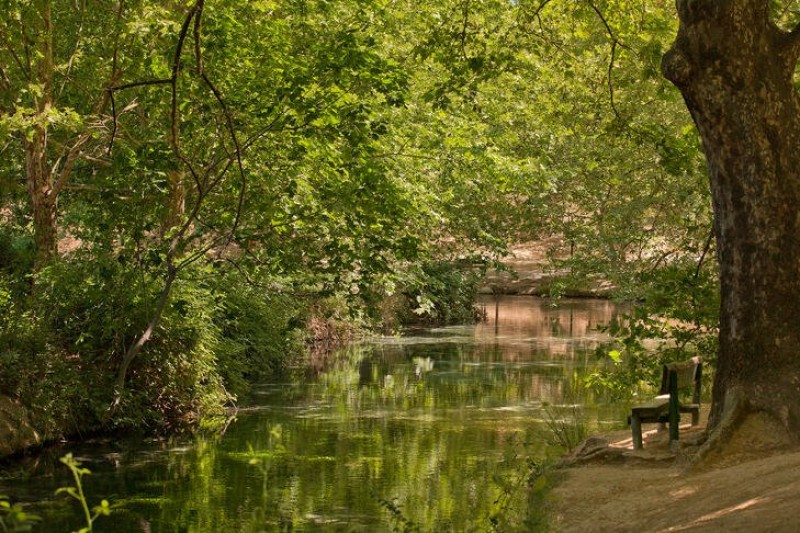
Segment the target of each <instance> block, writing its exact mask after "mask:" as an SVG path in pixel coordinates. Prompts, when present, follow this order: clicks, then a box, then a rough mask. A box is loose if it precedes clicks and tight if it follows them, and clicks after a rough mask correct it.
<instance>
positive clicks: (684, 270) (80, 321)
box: [0, 0, 716, 432]
mask: <svg viewBox="0 0 800 533" xmlns="http://www.w3.org/2000/svg"><path fill="white" fill-rule="evenodd" d="M2 8H3V10H4V13H5V15H4V17H3V19H2V21H0V35H2V39H3V42H2V44H3V46H2V47H0V135H2V142H1V143H0V154H2V163H0V220H1V221H2V223H3V227H2V229H0V322H2V324H3V326H2V331H0V363H1V364H2V368H3V371H2V372H1V373H0V394H5V395H8V396H11V397H13V398H17V399H19V400H21V401H22V402H23V403H25V404H26V405H28V406H30V407H32V408H33V411H34V413H37V416H40V417H41V418H42V419H41V420H39V421H38V423H39V425H40V426H41V427H42V428H43V430H45V431H46V432H50V431H52V432H58V431H60V428H64V427H65V426H66V427H71V426H72V425H74V424H78V425H88V426H90V427H99V426H109V425H110V426H111V427H116V428H141V427H147V428H150V429H151V430H160V429H176V428H181V427H185V426H187V425H189V426H196V425H197V424H199V423H201V422H203V421H207V420H209V419H213V418H214V417H215V416H216V415H220V414H222V412H223V406H224V405H225V403H226V402H230V401H233V399H234V397H235V396H237V395H239V394H240V393H241V392H243V391H244V390H245V389H246V384H247V382H248V381H249V380H251V379H254V378H258V377H260V376H263V375H264V374H265V373H267V372H270V371H273V370H275V369H278V368H280V367H281V365H282V364H284V363H285V362H286V361H287V359H289V358H291V357H293V356H294V355H296V354H298V353H300V352H301V351H302V346H303V340H304V334H303V332H304V330H305V329H306V328H307V327H308V325H309V324H311V323H312V322H314V321H315V320H317V322H316V323H318V321H319V320H322V321H325V320H329V319H330V321H331V323H333V322H336V321H339V322H341V321H342V320H344V321H351V322H354V323H358V324H361V325H365V326H369V327H373V326H380V325H386V324H388V325H390V326H393V325H394V324H395V323H396V320H397V319H398V317H400V318H401V319H405V320H414V321H417V320H436V321H444V322H457V321H464V320H472V319H474V318H475V317H476V315H475V310H474V308H473V305H472V302H473V300H474V296H475V294H476V291H477V287H478V283H479V277H480V274H481V272H482V271H483V269H484V268H486V266H487V265H490V264H493V261H496V260H498V259H499V258H501V257H502V256H503V254H505V253H506V251H507V249H508V245H509V244H511V243H514V242H524V241H529V240H538V239H542V238H545V237H548V238H555V240H554V241H553V242H558V243H560V245H559V246H556V247H555V248H554V249H553V250H552V255H553V259H554V262H555V264H556V265H557V266H558V267H559V268H560V269H561V271H562V272H563V274H564V276H565V282H564V284H563V286H569V285H579V284H582V283H585V281H586V280H587V279H590V278H593V277H597V276H601V277H603V278H604V279H608V280H610V281H611V282H613V284H614V286H615V287H616V288H617V292H618V294H619V295H620V296H622V297H626V298H634V299H640V300H642V301H643V302H644V304H643V305H641V306H639V307H637V315H636V318H635V320H634V321H633V322H631V323H629V324H625V325H624V327H623V326H620V328H621V329H618V330H617V331H616V332H617V333H619V334H620V335H621V338H623V344H624V350H620V351H619V354H621V355H620V357H621V359H622V360H623V361H624V362H625V364H626V365H627V366H626V368H628V369H629V370H631V373H630V374H629V376H630V380H629V381H628V382H625V383H626V384H627V385H631V384H634V383H637V382H638V381H639V380H640V379H644V378H646V377H647V368H650V367H652V365H653V362H652V358H651V357H650V356H649V355H647V354H649V352H646V351H645V350H644V348H643V344H642V339H644V338H646V337H649V336H654V337H658V338H660V339H664V338H667V339H668V340H667V341H666V344H664V348H665V350H664V351H663V354H664V356H665V357H670V358H677V357H682V356H683V355H684V354H685V353H687V352H690V351H691V352H694V351H696V350H701V351H704V353H711V348H710V344H709V341H708V340H707V338H706V337H707V336H708V335H709V334H710V333H713V328H714V327H715V322H716V317H715V313H716V308H715V307H714V302H715V301H716V296H715V292H716V275H715V272H714V270H713V261H710V260H709V259H708V258H709V257H710V255H713V249H710V247H709V245H710V244H711V243H709V242H707V236H708V233H709V226H710V222H709V219H710V206H709V201H708V195H707V191H706V185H705V178H704V171H703V165H702V157H701V153H700V149H699V145H698V139H697V135H696V134H695V132H694V130H693V128H692V127H691V126H690V118H689V117H688V115H687V114H686V113H685V111H683V107H682V102H681V100H680V97H679V94H678V93H677V92H676V91H675V90H673V89H671V88H670V87H669V86H668V85H667V83H666V82H665V81H663V80H662V79H661V77H660V74H659V71H658V61H659V58H660V55H661V53H662V50H663V49H664V47H665V44H664V43H666V42H667V41H668V40H669V39H670V38H671V33H672V32H673V31H674V14H673V12H672V7H671V3H670V2H667V1H665V0H649V1H648V2H641V3H635V4H632V3H629V2H618V1H616V0H604V1H602V2H601V1H597V2H589V1H587V2H533V1H520V2H502V1H486V2H461V1H447V2H439V3H434V4H426V5H419V4H418V3H416V2H392V3H386V2H375V3H364V2H356V1H352V0H335V1H332V2H330V1H303V2H279V1H269V0H259V1H252V2H225V3H222V2H208V3H206V2H204V1H202V0H195V1H193V2H183V3H168V4H164V3H161V2H151V1H149V0H136V1H133V2H129V1H127V2H121V1H120V2H111V3H109V2H105V1H99V0H81V1H79V2H66V1H63V0H36V1H30V0H6V1H5V2H3V4H2ZM711 248H713V247H711ZM654 316H659V317H661V318H660V319H659V320H655V319H653V318H652V317H654ZM332 317H335V320H334V318H332ZM312 329H313V328H312ZM317 329H318V330H324V329H325V328H317ZM614 379H616V378H613V379H612V378H609V377H608V376H599V377H598V379H597V380H596V382H597V383H600V382H605V381H610V382H613V381H614ZM616 382H617V383H620V381H619V380H618V379H617V380H616ZM41 383H47V384H48V386H41V385H40V384H41Z"/></svg>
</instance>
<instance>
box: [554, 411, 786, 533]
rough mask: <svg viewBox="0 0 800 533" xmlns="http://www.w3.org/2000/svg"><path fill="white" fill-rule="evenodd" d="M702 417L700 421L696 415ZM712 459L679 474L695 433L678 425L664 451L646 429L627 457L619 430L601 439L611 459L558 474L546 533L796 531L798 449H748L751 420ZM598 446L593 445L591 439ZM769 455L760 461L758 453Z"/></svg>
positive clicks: (660, 439)
mask: <svg viewBox="0 0 800 533" xmlns="http://www.w3.org/2000/svg"><path fill="white" fill-rule="evenodd" d="M704 419H705V417H704ZM748 424H749V426H747V427H745V431H743V432H741V433H740V436H739V437H737V438H738V441H735V442H732V443H731V445H730V446H729V448H728V449H727V450H726V451H725V453H724V455H723V456H721V459H720V460H713V461H711V462H709V463H706V464H705V465H704V467H703V468H702V469H695V470H692V471H687V470H686V466H687V464H688V462H689V459H690V458H691V453H692V452H693V450H694V449H695V446H693V445H692V444H693V443H694V441H696V440H697V438H695V437H694V436H695V435H697V436H699V435H700V433H699V429H698V428H688V427H685V426H684V427H682V429H681V439H682V440H683V442H684V445H683V446H682V447H681V449H680V450H678V451H677V452H673V451H671V450H670V447H669V443H668V439H667V438H665V437H666V435H665V434H664V433H663V432H661V433H659V432H658V431H656V430H655V426H653V427H652V428H648V429H650V431H649V432H648V435H647V436H646V437H645V449H644V450H642V451H636V452H634V451H633V449H632V444H631V439H630V437H629V435H627V434H626V432H616V433H613V434H608V435H604V436H603V438H604V440H606V441H607V442H608V448H609V449H614V450H613V451H612V452H611V453H607V454H596V455H595V458H594V459H591V460H589V461H583V462H578V463H576V464H575V465H574V466H572V467H570V468H567V469H566V475H565V476H564V478H563V480H562V481H561V482H560V483H559V484H558V485H557V486H556V487H555V488H554V489H553V491H552V493H551V499H550V506H551V507H550V516H551V526H552V529H553V530H554V531H580V532H582V533H586V532H593V531H597V532H600V531H602V532H606V531H637V532H642V531H654V532H656V531H657V532H671V531H756V532H759V531H770V532H783V531H786V532H790V531H791V532H794V531H798V530H800V519H798V518H797V517H798V515H799V514H800V513H798V512H799V511H800V476H798V472H800V451H794V450H792V451H787V450H786V448H785V447H783V448H775V449H771V450H765V449H763V448H760V449H757V448H754V447H752V445H753V444H754V442H755V441H756V440H757V439H756V437H758V436H759V435H758V433H759V432H762V433H761V436H763V431H764V430H765V429H768V428H765V427H764V426H763V425H762V423H761V421H759V420H753V421H752V422H749V423H748ZM598 442H600V439H598ZM770 453H771V454H772V455H768V456H765V455H766V454H770Z"/></svg>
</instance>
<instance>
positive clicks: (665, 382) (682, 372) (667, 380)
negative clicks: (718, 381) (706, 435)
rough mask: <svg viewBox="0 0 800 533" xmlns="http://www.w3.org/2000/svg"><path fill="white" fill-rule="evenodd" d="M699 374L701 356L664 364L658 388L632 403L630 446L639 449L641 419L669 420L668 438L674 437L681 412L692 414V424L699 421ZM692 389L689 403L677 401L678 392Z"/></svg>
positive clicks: (701, 374)
mask: <svg viewBox="0 0 800 533" xmlns="http://www.w3.org/2000/svg"><path fill="white" fill-rule="evenodd" d="M702 378H703V359H702V358H701V357H692V358H691V359H689V360H688V361H684V362H682V363H672V364H668V365H664V366H663V368H662V375H661V389H660V391H659V395H658V396H656V397H655V398H654V399H653V400H651V401H649V402H646V403H643V404H639V405H634V406H633V407H632V408H631V414H630V416H629V417H628V423H629V424H630V425H631V433H632V435H633V448H634V449H635V450H640V449H642V423H643V422H658V423H659V424H665V423H669V440H670V441H677V440H678V424H679V423H680V414H681V413H691V414H692V425H693V426H696V425H697V424H698V423H699V422H700V382H701V380H702ZM686 389H690V390H692V396H691V403H681V401H680V393H681V391H684V390H686Z"/></svg>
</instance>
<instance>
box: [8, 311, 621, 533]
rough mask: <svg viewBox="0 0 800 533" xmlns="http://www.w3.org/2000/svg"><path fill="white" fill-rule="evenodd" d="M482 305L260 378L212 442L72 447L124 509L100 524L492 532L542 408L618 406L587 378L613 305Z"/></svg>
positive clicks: (71, 521) (50, 481) (605, 409)
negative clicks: (293, 376) (455, 323)
mask: <svg viewBox="0 0 800 533" xmlns="http://www.w3.org/2000/svg"><path fill="white" fill-rule="evenodd" d="M483 304H484V305H486V306H487V315H488V316H489V320H488V321H487V322H486V323H483V324H479V325H477V326H469V327H465V326H461V327H452V328H440V329H433V330H420V331H413V332H410V333H409V335H407V336H404V337H392V338H381V339H377V340H375V341H373V342H369V343H364V344H361V345H358V346H353V347H350V348H349V349H347V350H345V351H344V352H342V353H341V354H340V355H339V356H338V357H337V358H335V359H334V362H333V363H332V364H331V365H330V366H329V367H328V368H327V369H325V371H324V372H322V373H321V374H320V375H319V376H318V378H316V379H314V380H311V381H309V382H305V383H290V382H285V383H268V384H263V385H260V386H257V387H255V389H254V391H253V396H252V404H253V406H252V408H249V409H245V410H243V411H242V413H240V415H239V417H238V420H237V421H236V423H234V424H233V425H231V426H230V428H229V429H228V431H227V432H226V433H225V435H223V436H221V437H217V438H212V439H202V438H198V439H195V440H193V441H191V442H188V443H180V444H177V445H176V444H169V443H160V444H151V445H136V446H131V445H130V444H127V445H124V446H122V445H120V446H116V447H114V448H115V449H111V450H109V449H108V448H107V447H106V448H105V449H101V448H100V447H98V446H94V447H87V446H84V447H79V448H78V449H76V450H75V452H76V453H78V454H82V455H83V456H84V457H86V458H87V459H88V460H89V464H88V466H89V467H90V468H91V469H92V470H93V471H94V474H93V475H92V476H91V478H90V479H89V480H88V481H87V483H88V485H89V486H88V492H89V498H90V499H91V500H92V501H93V502H96V501H99V499H100V498H109V499H110V500H112V501H113V502H116V503H118V504H121V507H120V508H119V509H118V510H117V511H116V512H115V515H114V517H113V518H112V519H106V522H101V521H102V520H103V519H101V521H98V522H97V525H98V530H99V531H104V530H109V531H110V530H112V529H113V530H114V531H271V530H289V529H297V530H320V529H323V530H344V531H359V530H363V531H374V530H389V529H391V527H392V526H393V525H398V524H399V522H402V521H403V520H407V521H409V522H411V523H413V524H416V525H418V526H420V527H421V528H422V529H423V530H425V531H437V530H460V531H469V530H481V531H483V530H486V529H487V528H489V526H490V525H491V520H492V517H496V516H497V514H498V512H499V511H498V506H499V505H500V504H499V503H498V502H505V501H506V500H504V499H503V496H504V494H506V492H507V491H506V489H504V487H505V486H506V485H507V484H508V483H510V481H509V480H513V479H515V476H518V475H519V471H520V468H521V465H522V464H524V458H525V456H526V455H527V454H534V455H544V454H546V453H548V449H547V445H546V444H545V438H544V431H543V424H542V418H543V416H544V411H543V409H542V405H543V403H545V402H546V403H551V404H558V403H564V402H565V401H567V402H572V401H574V399H575V398H577V397H580V398H581V400H582V401H583V402H585V403H586V404H587V413H588V414H589V422H590V423H591V424H593V425H595V426H599V425H603V424H617V423H618V422H619V420H621V419H622V415H621V413H620V411H619V410H618V409H615V408H614V407H613V406H608V405H605V404H603V403H602V401H601V399H598V398H594V397H591V396H587V395H586V393H585V391H584V389H583V387H582V385H581V383H582V377H583V375H584V374H585V372H586V371H587V370H588V369H590V368H592V367H593V365H594V364H595V362H594V358H593V356H592V355H591V351H592V350H593V349H594V348H595V347H596V346H597V345H598V343H601V342H603V341H604V339H605V337H604V336H603V335H602V334H601V333H600V332H599V331H597V329H596V326H597V325H598V324H602V323H607V322H608V321H610V320H612V319H613V318H614V317H615V313H616V312H617V310H616V308H615V307H614V306H613V305H612V304H610V303H608V302H604V301H587V300H583V301H562V302H561V303H560V305H559V306H558V307H552V306H550V305H549V303H548V302H546V301H542V300H536V299H532V298H528V297H519V298H503V299H502V300H500V301H499V302H497V305H496V307H495V304H496V302H495V300H494V299H491V298H490V299H487V300H486V301H484V302H483ZM495 317H496V318H495ZM53 472H55V473H53ZM12 483H13V484H12ZM66 484H68V479H67V478H66V475H65V474H64V473H62V472H60V471H59V470H55V471H53V470H52V469H50V470H49V471H42V473H41V474H40V475H36V476H34V477H33V478H31V479H27V480H21V479H18V480H14V481H13V482H10V481H9V480H4V481H0V493H11V495H12V497H14V498H15V499H23V500H25V499H32V500H33V499H38V498H41V497H42V495H43V494H52V490H54V488H55V487H56V486H60V485H66ZM501 510H502V511H503V512H509V511H508V509H501ZM40 511H43V512H44V514H45V515H46V517H47V520H48V522H47V523H46V524H44V527H43V529H42V530H43V531H50V530H54V531H60V530H66V529H67V528H77V527H78V524H79V522H78V518H77V515H76V514H75V513H74V512H73V511H74V509H72V508H71V507H68V506H67V505H65V503H64V502H54V504H53V505H52V506H50V508H49V509H44V510H40ZM112 526H113V527H112Z"/></svg>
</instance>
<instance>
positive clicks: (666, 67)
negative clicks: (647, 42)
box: [662, 0, 800, 440]
mask: <svg viewBox="0 0 800 533" xmlns="http://www.w3.org/2000/svg"><path fill="white" fill-rule="evenodd" d="M677 6H678V15H679V18H680V29H679V32H678V35H677V38H676V40H675V43H674V44H673V46H672V49H671V50H670V51H669V52H667V54H666V55H665V56H664V59H663V63H662V69H663V71H664V75H665V76H666V77H667V78H668V79H669V80H670V81H672V82H673V83H674V84H675V85H676V86H677V87H678V88H679V89H680V90H681V92H682V94H683V96H684V99H685V101H686V105H687V107H688V109H689V111H690V112H691V114H692V117H693V118H694V121H695V123H696V125H697V128H698V130H699V132H700V135H701V137H702V140H703V146H704V150H705V154H706V158H707V160H708V172H709V178H710V185H711V196H712V201H713V208H714V231H715V234H716V239H717V254H718V260H719V264H720V278H721V291H722V292H721V308H720V347H719V357H718V363H717V372H716V375H715V380H714V389H713V399H712V413H711V418H710V420H709V427H710V428H712V429H713V428H714V427H715V426H717V425H718V424H720V423H721V421H722V420H723V418H724V417H725V416H726V412H725V411H726V405H728V406H731V405H737V404H739V402H738V400H737V401H731V398H733V397H734V396H735V397H737V398H740V397H741V398H744V399H745V402H746V405H747V410H749V411H755V412H766V413H768V414H770V415H771V416H772V417H774V418H775V419H777V420H779V421H780V422H781V424H782V425H783V426H784V427H785V428H786V429H787V430H788V431H789V433H790V435H792V436H793V437H794V438H795V440H797V439H798V437H799V436H800V357H798V355H800V353H798V352H799V350H800V326H798V318H799V317H800V275H799V274H800V271H799V269H800V211H799V210H798V207H799V206H800V149H799V148H800V97H798V92H797V90H796V89H795V86H794V82H793V76H794V71H795V66H796V64H797V59H798V44H797V42H796V40H797V37H796V36H795V35H794V34H793V33H792V32H786V31H783V30H781V29H780V28H778V27H777V26H776V25H775V24H774V23H773V22H772V20H771V15H770V9H769V2H768V0H678V1H677ZM726 400H728V401H726ZM729 408H730V407H729Z"/></svg>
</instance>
